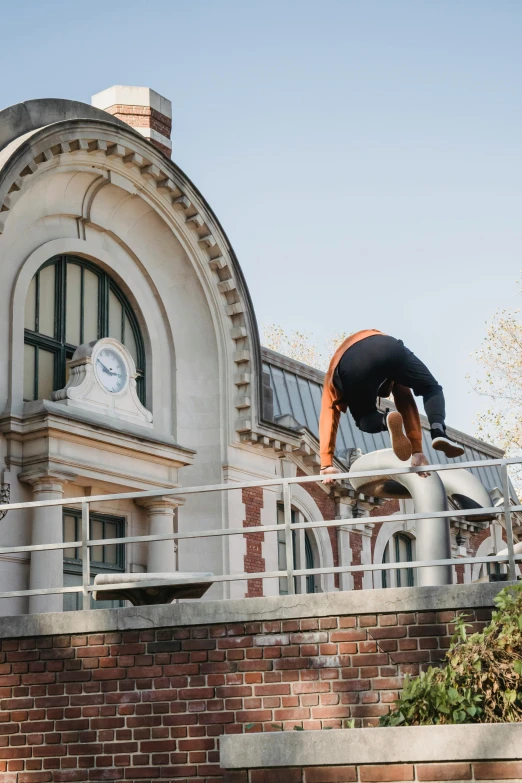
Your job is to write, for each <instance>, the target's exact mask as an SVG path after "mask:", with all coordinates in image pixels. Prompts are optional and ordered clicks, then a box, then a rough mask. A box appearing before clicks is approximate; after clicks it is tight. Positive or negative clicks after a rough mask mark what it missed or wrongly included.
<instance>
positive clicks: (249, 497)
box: [242, 487, 265, 598]
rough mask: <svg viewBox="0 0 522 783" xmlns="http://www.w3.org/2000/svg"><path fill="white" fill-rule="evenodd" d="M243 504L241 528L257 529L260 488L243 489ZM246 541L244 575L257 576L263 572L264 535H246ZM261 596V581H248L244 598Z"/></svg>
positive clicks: (259, 515) (259, 516) (261, 491)
mask: <svg viewBox="0 0 522 783" xmlns="http://www.w3.org/2000/svg"><path fill="white" fill-rule="evenodd" d="M242 498H243V503H244V504H245V519H244V522H243V527H258V526H259V525H261V509H262V508H263V489H262V487H250V488H248V489H243V496H242ZM244 537H245V539H246V554H245V573H250V574H256V573H257V574H259V573H261V572H262V571H264V570H265V559H264V557H263V541H264V540H265V534H264V533H248V534H246V535H245V536H244ZM262 595H263V580H262V579H249V580H248V590H247V592H246V593H245V598H255V597H258V596H262Z"/></svg>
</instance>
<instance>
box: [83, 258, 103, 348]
mask: <svg viewBox="0 0 522 783" xmlns="http://www.w3.org/2000/svg"><path fill="white" fill-rule="evenodd" d="M98 285H99V280H98V275H96V274H94V272H91V271H90V269H84V270H83V342H84V343H90V342H92V340H97V339H98Z"/></svg>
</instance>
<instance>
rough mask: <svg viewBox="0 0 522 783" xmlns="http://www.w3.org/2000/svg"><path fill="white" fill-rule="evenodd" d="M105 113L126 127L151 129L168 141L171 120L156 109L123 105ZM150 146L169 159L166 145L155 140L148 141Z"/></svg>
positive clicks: (111, 108) (169, 151)
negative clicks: (124, 123)
mask: <svg viewBox="0 0 522 783" xmlns="http://www.w3.org/2000/svg"><path fill="white" fill-rule="evenodd" d="M105 111H106V112H108V113H109V114H112V115H113V116H114V117H117V118H118V119H119V120H121V121H122V122H126V123H127V125H131V126H132V127H133V128H151V129H152V130H154V131H157V132H158V133H161V135H162V136H165V137H166V138H167V139H170V134H171V131H172V120H171V119H170V117H167V116H166V115H165V114H162V113H161V112H159V111H158V110H157V109H153V108H152V107H151V106H127V105H124V104H115V105H114V106H109V107H108V108H106V109H105ZM150 142H151V144H154V146H155V147H157V148H158V149H159V150H161V152H163V153H164V154H165V155H167V156H168V157H169V158H170V156H171V154H172V150H170V149H169V148H168V147H167V146H166V145H164V144H162V143H161V142H160V141H157V140H156V139H150Z"/></svg>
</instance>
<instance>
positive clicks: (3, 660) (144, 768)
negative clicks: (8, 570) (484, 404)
mask: <svg viewBox="0 0 522 783" xmlns="http://www.w3.org/2000/svg"><path fill="white" fill-rule="evenodd" d="M158 608H159V607H158ZM144 609H145V608H144ZM127 611H130V610H119V612H120V613H125V612H127ZM100 614H104V613H100ZM468 614H469V615H470V617H471V619H472V620H473V622H474V626H475V627H476V628H479V627H482V625H483V623H484V621H485V620H486V619H487V618H488V617H489V614H490V611H489V610H488V609H476V610H470V611H469V612H468ZM122 617H123V615H122ZM453 618H454V612H453V611H449V612H438V613H431V612H416V611H412V612H407V613H402V614H391V613H386V614H382V615H380V616H377V615H370V614H361V615H354V616H334V617H320V618H314V619H306V618H305V619H294V620H286V621H279V620H278V621H266V622H258V621H253V622H238V623H227V624H208V625H200V626H196V625H193V626H187V627H172V628H160V629H151V630H132V631H124V632H121V633H120V632H110V633H94V634H91V635H83V634H82V635H72V636H37V637H34V638H19V639H4V640H3V641H2V642H1V652H0V771H1V772H4V773H10V774H11V775H12V777H11V778H4V781H7V780H9V781H11V780H17V783H47V782H49V783H67V782H68V781H107V780H111V781H122V782H123V781H129V780H133V781H142V782H143V783H147V781H158V780H166V779H167V780H178V779H179V780H183V781H188V782H189V783H222V781H223V779H224V771H223V770H222V769H221V768H220V766H219V751H218V738H219V736H220V735H221V734H223V733H242V732H246V731H250V732H258V731H275V730H280V729H281V728H282V729H284V730H292V729H293V727H294V726H296V725H297V726H302V727H303V728H306V729H322V728H326V727H329V726H331V727H336V728H340V727H342V723H343V720H344V719H346V718H354V719H355V721H356V724H357V725H371V724H374V723H376V722H377V719H378V717H379V716H380V715H382V714H383V713H385V712H386V711H387V710H388V709H389V705H390V703H391V702H392V701H393V699H394V698H395V697H396V695H397V691H398V689H399V688H400V686H401V683H402V680H403V677H404V675H405V674H416V673H417V672H419V670H420V669H423V668H425V667H427V666H428V665H429V664H430V663H432V662H436V661H439V660H440V659H441V658H442V657H443V655H444V652H445V650H446V648H447V647H448V643H449V635H450V633H451V630H452V625H451V623H452V619H453ZM6 622H7V620H6ZM122 622H123V620H122ZM369 769H370V768H368V770H369ZM411 769H412V768H411V767H410V766H408V765H406V767H405V770H406V772H407V774H412V773H411ZM359 772H360V771H359ZM234 774H236V773H234ZM274 774H275V773H274V771H273V770H272V771H270V775H272V776H273V775H274ZM314 774H315V773H314ZM328 774H330V773H328ZM343 774H344V773H343ZM358 774H359V773H358ZM364 774H365V775H366V774H367V772H365V773H364ZM368 774H369V773H368ZM16 775H17V776H18V777H16ZM259 775H261V777H259ZM285 775H286V777H270V778H267V777H266V775H265V777H262V773H261V771H255V772H254V771H251V772H250V778H249V783H261V781H265V780H270V783H276V781H277V780H284V781H285V783H289V781H291V780H299V781H303V780H304V781H307V782H308V783H311V781H312V780H314V778H313V774H312V772H311V771H309V770H308V771H307V770H304V771H303V770H300V769H299V770H292V771H289V770H285ZM311 775H312V777H310V776H311ZM242 779H243V780H246V778H245V775H243V778H241V777H239V778H237V780H238V781H240V780H242ZM373 779H375V780H384V778H382V777H381V778H370V777H366V778H363V777H361V778H360V780H368V781H370V780H373ZM388 779H389V780H394V778H388ZM400 779H401V778H398V780H400ZM402 779H404V780H407V779H409V780H412V779H413V778H411V777H410V778H402ZM419 779H420V778H419ZM426 779H427V778H426ZM464 779H465V778H464ZM476 779H478V778H476ZM229 780H231V781H232V780H234V777H229ZM315 780H316V783H319V778H317V777H316V778H315ZM325 780H344V778H342V777H341V778H335V777H334V778H332V777H330V778H325ZM0 781H1V778H0Z"/></svg>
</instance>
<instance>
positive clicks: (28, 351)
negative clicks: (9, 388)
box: [24, 345, 36, 400]
mask: <svg viewBox="0 0 522 783" xmlns="http://www.w3.org/2000/svg"><path fill="white" fill-rule="evenodd" d="M35 353H36V348H35V347H34V346H33V345H24V400H34V359H35Z"/></svg>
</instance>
